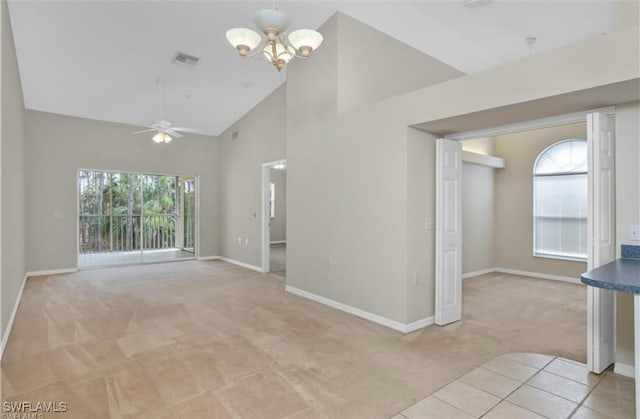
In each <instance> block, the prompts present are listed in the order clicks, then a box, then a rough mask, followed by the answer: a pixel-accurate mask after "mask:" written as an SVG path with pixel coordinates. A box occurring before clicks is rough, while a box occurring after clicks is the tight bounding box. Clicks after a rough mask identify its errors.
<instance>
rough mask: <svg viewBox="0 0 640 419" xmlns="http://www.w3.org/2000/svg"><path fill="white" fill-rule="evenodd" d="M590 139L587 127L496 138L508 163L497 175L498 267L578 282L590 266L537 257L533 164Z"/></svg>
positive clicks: (545, 129)
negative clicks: (559, 145)
mask: <svg viewBox="0 0 640 419" xmlns="http://www.w3.org/2000/svg"><path fill="white" fill-rule="evenodd" d="M572 138H576V139H584V140H586V138H587V128H586V123H578V124H571V125H564V126H559V127H551V128H543V129H536V130H531V131H526V132H518V133H514V134H508V135H501V136H497V137H495V138H494V141H495V143H494V144H495V154H496V156H498V157H502V158H504V159H505V160H506V161H507V165H506V167H505V168H504V169H499V170H497V171H496V265H497V267H500V268H507V269H516V270H521V271H527V272H536V273H541V274H549V275H560V276H566V277H571V278H576V279H578V278H579V277H580V274H581V273H583V272H585V271H586V270H587V264H586V262H573V261H564V260H557V259H549V258H541V257H534V256H533V182H532V173H533V164H534V163H535V160H536V158H537V157H538V155H539V154H540V153H541V152H542V151H543V150H544V149H545V148H547V147H548V146H550V145H551V144H554V143H556V142H558V141H561V140H566V139H572Z"/></svg>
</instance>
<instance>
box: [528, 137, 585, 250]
mask: <svg viewBox="0 0 640 419" xmlns="http://www.w3.org/2000/svg"><path fill="white" fill-rule="evenodd" d="M533 252H534V255H535V256H542V257H551V258H560V259H575V260H586V259H587V142H586V141H585V140H565V141H560V142H558V143H555V144H553V145H551V146H549V147H547V148H546V149H545V150H544V151H543V152H542V153H540V155H539V156H538V158H537V159H536V162H535V164H534V166H533Z"/></svg>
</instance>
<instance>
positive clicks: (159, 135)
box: [131, 77, 199, 144]
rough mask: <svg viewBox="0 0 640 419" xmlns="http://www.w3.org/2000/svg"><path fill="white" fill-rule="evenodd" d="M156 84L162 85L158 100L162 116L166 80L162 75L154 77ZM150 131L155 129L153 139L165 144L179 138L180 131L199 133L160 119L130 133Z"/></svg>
mask: <svg viewBox="0 0 640 419" xmlns="http://www.w3.org/2000/svg"><path fill="white" fill-rule="evenodd" d="M156 84H158V85H161V86H162V97H161V101H160V106H161V108H160V115H161V117H162V118H164V96H165V94H164V90H165V85H166V84H167V81H166V80H165V79H164V78H162V77H158V78H157V79H156ZM152 131H156V134H155V135H154V136H153V141H155V142H156V143H158V144H162V143H164V144H167V143H169V142H171V140H173V138H174V137H175V138H181V137H182V136H183V135H182V134H181V132H189V133H194V134H198V133H199V131H198V130H195V129H190V128H180V127H174V126H173V124H172V123H171V122H169V121H165V120H164V119H161V120H159V121H155V122H153V123H152V124H151V125H149V126H148V127H147V129H143V130H141V131H136V132H132V133H131V134H134V135H135V134H142V133H145V132H152Z"/></svg>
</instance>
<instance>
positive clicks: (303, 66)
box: [287, 17, 640, 322]
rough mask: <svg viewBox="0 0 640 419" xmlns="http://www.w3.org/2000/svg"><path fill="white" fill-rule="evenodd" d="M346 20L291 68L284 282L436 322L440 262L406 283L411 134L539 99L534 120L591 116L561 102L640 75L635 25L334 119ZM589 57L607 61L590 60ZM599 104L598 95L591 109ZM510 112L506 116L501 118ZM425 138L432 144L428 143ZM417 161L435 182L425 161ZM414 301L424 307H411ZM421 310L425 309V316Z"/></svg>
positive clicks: (400, 316)
mask: <svg viewBox="0 0 640 419" xmlns="http://www.w3.org/2000/svg"><path fill="white" fill-rule="evenodd" d="M341 22H342V21H340V20H339V19H336V18H335V17H334V18H332V19H330V20H329V21H328V22H327V23H326V24H325V25H324V27H323V28H322V33H323V35H325V44H323V47H322V49H319V50H318V51H317V55H315V56H314V59H313V60H308V61H304V62H302V63H300V62H292V63H290V64H289V67H288V70H287V71H288V74H287V77H288V78H287V161H288V166H289V171H288V179H287V180H288V188H289V190H288V192H289V202H288V204H289V207H288V237H287V241H288V252H289V253H288V272H287V275H288V277H287V283H288V284H289V285H292V286H294V287H296V288H301V289H303V290H306V291H308V292H311V293H315V294H319V295H321V296H323V297H325V298H329V299H332V300H335V301H338V302H340V303H343V304H347V305H350V306H353V307H356V308H359V309H362V310H365V311H368V312H371V313H374V314H377V315H380V316H383V317H386V318H389V319H393V320H396V321H399V322H412V321H416V320H419V319H420V318H422V317H423V315H422V313H425V311H428V312H426V313H425V314H426V315H432V314H433V311H432V307H433V302H432V296H433V288H434V283H433V274H432V272H433V265H431V266H426V267H425V268H424V269H425V270H426V271H427V272H428V274H427V275H425V276H424V277H423V279H422V281H424V282H423V283H420V278H418V281H417V283H415V282H414V281H412V280H409V281H408V280H407V278H411V277H412V276H413V273H414V272H415V271H417V269H416V268H415V267H414V266H409V261H408V255H409V254H413V252H414V249H409V247H411V246H416V243H417V241H415V240H410V239H409V235H410V233H409V229H410V226H412V225H413V224H412V223H411V222H410V221H409V219H408V217H409V205H410V203H411V205H414V204H413V199H414V197H410V196H409V195H410V192H409V190H408V189H411V188H408V185H409V181H408V179H409V176H410V174H409V172H408V160H409V154H410V150H411V149H410V147H411V146H410V145H409V144H410V142H412V141H413V139H414V138H413V137H414V134H415V133H414V132H412V131H411V130H409V131H408V130H407V126H411V125H413V124H420V123H423V122H429V121H434V120H437V119H441V118H447V117H452V116H458V115H462V114H466V113H469V112H475V111H481V110H487V109H497V108H501V107H503V106H508V105H511V104H522V103H530V102H531V101H534V100H542V102H541V103H540V109H538V113H536V114H535V115H532V116H531V117H532V118H535V117H541V116H551V115H553V113H552V114H548V112H556V111H559V110H560V111H562V112H573V111H577V110H580V109H584V108H582V107H583V106H585V103H586V102H585V101H580V102H579V103H578V102H575V101H567V100H564V99H565V98H566V97H565V96H564V95H573V94H574V92H576V91H583V90H586V89H591V88H594V87H597V86H603V85H609V84H611V83H616V82H622V81H626V80H630V79H638V78H639V77H640V71H639V69H638V52H637V50H638V48H637V47H638V39H637V36H635V35H636V34H637V28H629V29H627V30H624V31H621V32H617V33H613V34H609V35H607V36H603V37H599V38H595V39H592V40H589V41H585V42H582V43H579V44H575V45H571V46H568V47H565V48H562V49H560V50H554V51H550V52H547V53H543V54H537V55H535V56H532V57H529V58H527V59H525V60H520V61H518V62H514V63H510V64H507V65H504V66H501V67H498V68H496V69H491V70H488V71H485V72H482V73H478V74H474V75H471V76H464V77H458V78H455V79H452V80H449V81H446V82H443V83H440V84H436V85H434V86H431V87H426V88H423V89H419V90H417V91H413V92H410V93H407V94H404V95H400V96H397V97H393V98H391V99H387V100H383V101H379V102H373V103H367V104H364V105H362V106H359V107H357V108H354V109H352V110H350V111H346V112H342V113H338V108H339V101H338V99H337V97H338V93H337V90H338V86H339V85H340V84H339V82H338V80H341V77H342V74H343V73H340V74H337V70H336V68H340V72H342V71H344V69H343V68H342V66H340V67H337V63H336V60H337V57H338V56H339V53H338V51H337V50H338V48H339V45H340V44H341V42H342V39H341V36H340V34H341V30H340V24H341ZM347 24H349V23H347ZM594 54H597V55H598V56H602V57H603V59H602V60H597V62H596V63H594V62H593V59H592V57H593V55H594ZM605 63H606V64H605ZM549 68H553V69H554V71H553V72H550V71H549ZM365 71H369V70H368V69H367V68H362V69H361V72H365ZM353 74H358V72H356V71H354V72H353ZM308 80H314V82H313V83H309V82H308ZM384 82H385V81H384V80H381V81H380V83H381V84H383V83H384ZM497 85H499V86H501V88H500V89H498V90H496V89H495V86H497ZM583 99H585V97H584V96H583ZM599 100H602V99H601V98H591V99H590V100H589V102H588V104H587V106H590V105H591V104H593V103H598V101H599ZM550 104H552V105H553V106H547V105H550ZM505 112H508V110H507V109H504V108H501V109H500V110H499V111H496V115H498V114H499V115H505ZM545 113H547V114H546V115H545ZM556 114H557V113H556ZM516 121H517V119H516V120H511V121H509V122H516ZM424 140H425V141H427V142H432V141H433V136H425V137H424ZM422 164H423V165H424V167H422V168H421V170H423V171H424V172H425V173H427V174H429V176H433V168H432V167H430V166H429V163H428V159H424V160H423V163H422ZM413 169H414V170H417V171H419V169H420V168H415V167H414V168H413ZM383 174H384V175H383ZM427 179H428V178H427ZM425 188H428V182H425ZM310 191H312V193H311V192H310ZM432 192H433V191H430V192H429V195H427V196H426V198H425V201H426V204H425V207H427V208H428V207H429V206H432V205H433V200H434V197H433V194H432ZM422 222H424V219H423V221H422ZM424 234H425V235H428V231H427V230H425V233H424ZM423 237H424V236H423ZM427 237H428V236H427ZM423 241H425V242H426V241H428V239H423ZM561 274H562V273H561ZM408 296H411V297H412V298H413V296H415V298H417V299H420V301H419V302H411V304H410V303H409V298H408ZM427 299H430V300H429V301H427ZM416 307H420V308H421V309H425V307H428V309H426V310H425V311H423V312H422V313H421V312H419V311H417V310H415V308H416Z"/></svg>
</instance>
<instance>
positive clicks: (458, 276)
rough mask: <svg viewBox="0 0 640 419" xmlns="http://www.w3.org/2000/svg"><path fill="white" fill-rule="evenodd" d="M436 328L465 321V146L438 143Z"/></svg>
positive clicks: (452, 143) (456, 143) (454, 143)
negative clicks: (463, 238) (463, 197)
mask: <svg viewBox="0 0 640 419" xmlns="http://www.w3.org/2000/svg"><path fill="white" fill-rule="evenodd" d="M435 295H436V319H435V322H436V324H439V325H445V324H448V323H451V322H455V321H458V320H460V319H462V145H461V144H460V143H459V142H457V141H452V140H445V139H439V140H436V294H435Z"/></svg>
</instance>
